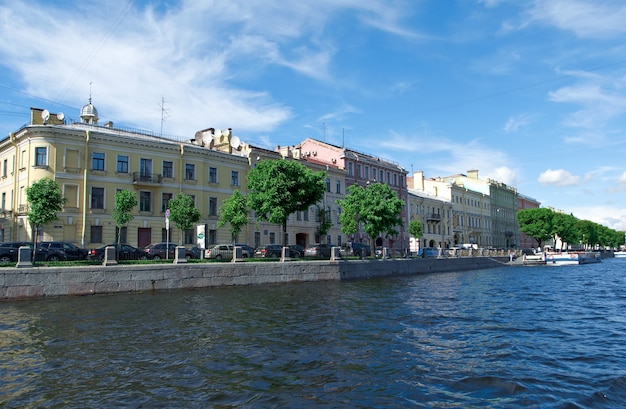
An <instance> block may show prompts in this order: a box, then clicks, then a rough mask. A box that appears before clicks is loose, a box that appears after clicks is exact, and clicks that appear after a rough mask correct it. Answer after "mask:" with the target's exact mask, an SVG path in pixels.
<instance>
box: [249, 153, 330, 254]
mask: <svg viewBox="0 0 626 409" xmlns="http://www.w3.org/2000/svg"><path fill="white" fill-rule="evenodd" d="M325 179H326V172H315V173H314V172H312V171H311V170H310V169H308V168H307V167H305V166H304V165H302V164H301V163H298V162H295V161H292V160H285V159H278V160H264V161H261V162H259V163H257V165H256V167H254V168H253V169H252V170H251V171H250V173H249V174H248V205H249V206H250V208H251V209H252V210H254V211H255V212H256V214H257V218H258V219H259V220H265V221H268V222H270V223H275V224H279V225H281V226H282V229H283V239H282V241H283V245H287V243H286V242H285V239H286V237H285V233H286V232H287V218H288V217H289V215H290V214H292V213H295V212H297V211H305V210H308V209H309V207H311V206H312V205H314V204H316V203H318V202H319V201H321V200H322V198H323V197H324V185H325V183H324V182H325Z"/></svg>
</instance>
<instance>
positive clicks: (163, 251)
mask: <svg viewBox="0 0 626 409" xmlns="http://www.w3.org/2000/svg"><path fill="white" fill-rule="evenodd" d="M176 247H178V245H177V244H175V243H152V244H148V245H147V246H146V247H144V248H143V251H144V253H146V258H147V259H149V260H161V259H166V258H167V259H169V260H173V259H174V258H175V257H176ZM185 258H187V259H190V258H194V255H193V252H192V251H191V250H190V249H185Z"/></svg>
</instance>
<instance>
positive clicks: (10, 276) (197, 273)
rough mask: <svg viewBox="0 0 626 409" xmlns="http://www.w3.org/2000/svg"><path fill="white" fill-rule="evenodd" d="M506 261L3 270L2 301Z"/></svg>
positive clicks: (490, 265)
mask: <svg viewBox="0 0 626 409" xmlns="http://www.w3.org/2000/svg"><path fill="white" fill-rule="evenodd" d="M506 261H508V258H507V257H497V258H489V257H459V258H446V259H437V258H425V259H398V260H385V261H380V260H350V261H288V262H245V263H198V264H195V263H188V264H140V265H115V266H106V267H105V266H84V267H33V268H4V269H1V270H0V299H2V300H14V299H26V298H38V297H50V296H64V295H90V294H106V293H119V292H136V291H159V290H174V289H192V288H205V287H219V286H233V285H258V284H277V283H289V282H302V281H323V280H351V279H360V278H373V277H391V276H398V275H412V274H425V273H437V272H449V271H465V270H476V269H484V268H493V267H500V266H502V265H503V264H506Z"/></svg>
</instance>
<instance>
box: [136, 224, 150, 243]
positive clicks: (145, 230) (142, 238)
mask: <svg viewBox="0 0 626 409" xmlns="http://www.w3.org/2000/svg"><path fill="white" fill-rule="evenodd" d="M151 242H152V229H151V228H149V227H139V228H138V229H137V247H146V246H147V245H148V244H150V243H151Z"/></svg>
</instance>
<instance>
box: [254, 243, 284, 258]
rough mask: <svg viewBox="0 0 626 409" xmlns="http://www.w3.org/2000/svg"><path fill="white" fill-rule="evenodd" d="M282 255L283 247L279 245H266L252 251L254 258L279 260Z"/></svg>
mask: <svg viewBox="0 0 626 409" xmlns="http://www.w3.org/2000/svg"><path fill="white" fill-rule="evenodd" d="M282 254H283V246H282V245H280V244H268V245H266V246H260V247H257V248H256V249H255V250H254V257H263V258H280V256H281V255H282Z"/></svg>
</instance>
